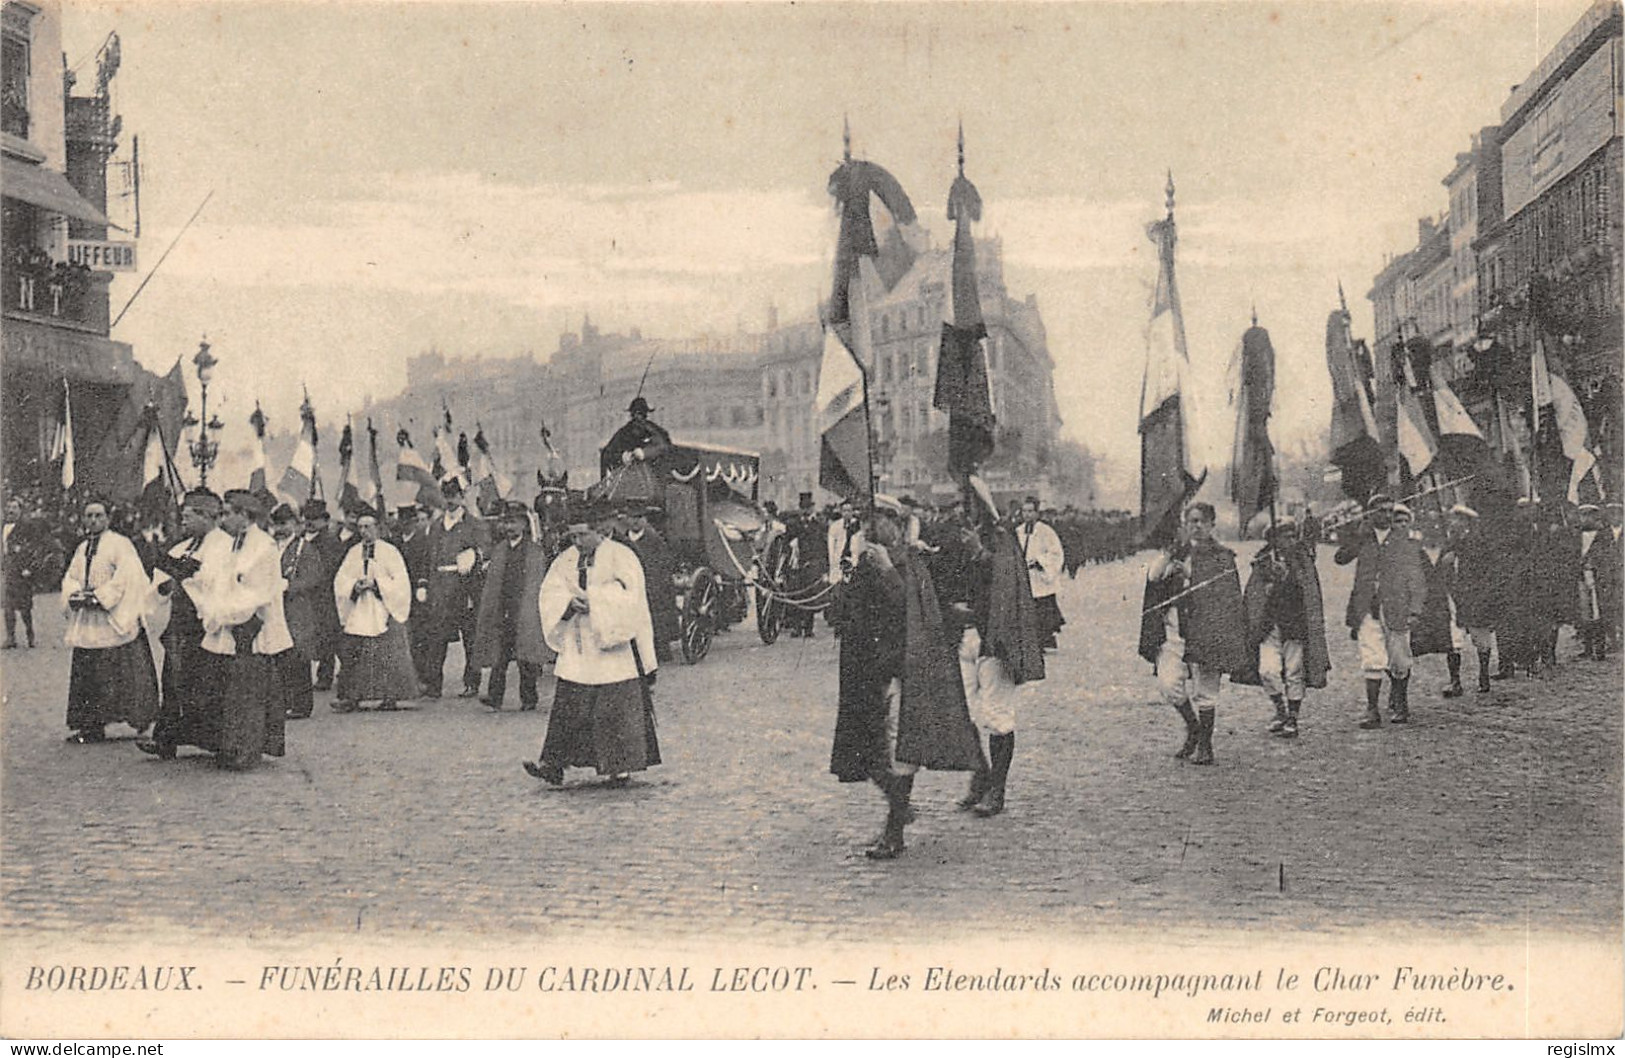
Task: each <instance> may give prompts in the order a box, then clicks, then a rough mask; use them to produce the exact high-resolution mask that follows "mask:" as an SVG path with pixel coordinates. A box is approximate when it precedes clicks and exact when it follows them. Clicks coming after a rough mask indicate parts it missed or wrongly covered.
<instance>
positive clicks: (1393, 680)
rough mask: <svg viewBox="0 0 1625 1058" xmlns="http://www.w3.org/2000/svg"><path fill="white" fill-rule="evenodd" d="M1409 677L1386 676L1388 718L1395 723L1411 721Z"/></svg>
mask: <svg viewBox="0 0 1625 1058" xmlns="http://www.w3.org/2000/svg"><path fill="white" fill-rule="evenodd" d="M1410 686H1411V678H1410V677H1409V676H1405V677H1403V678H1401V677H1399V676H1389V677H1388V719H1389V720H1390V721H1392V722H1393V723H1396V724H1408V723H1410V722H1411V696H1410Z"/></svg>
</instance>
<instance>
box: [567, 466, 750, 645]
mask: <svg viewBox="0 0 1625 1058" xmlns="http://www.w3.org/2000/svg"><path fill="white" fill-rule="evenodd" d="M760 472H761V460H760V457H758V456H757V455H756V453H754V452H742V451H738V450H736V449H732V448H724V447H721V446H719V445H709V444H693V443H688V442H683V441H673V442H672V444H671V445H670V447H667V448H664V449H663V450H662V451H660V452H659V454H657V455H655V456H654V457H653V458H652V459H650V460H648V461H643V460H635V461H632V462H627V463H624V464H622V465H620V466H613V467H610V468H609V469H606V470H605V471H604V474H603V477H602V479H601V480H600V481H598V482H597V483H596V484H595V485H593V486H592V487H591V488H590V489H588V490H587V491H588V494H589V495H590V496H592V497H594V498H597V499H604V500H610V501H613V502H616V503H642V504H644V505H646V506H648V507H650V508H654V509H658V510H659V511H660V512H662V514H663V517H656V518H655V523H656V525H657V526H658V527H659V529H660V531H661V532H662V533H663V534H664V535H665V538H666V543H667V545H668V546H669V547H670V548H671V552H672V559H673V566H674V569H673V574H672V575H673V580H674V582H675V584H674V586H675V587H676V590H677V615H678V631H679V642H680V645H681V649H682V652H683V660H684V661H686V662H688V663H689V664H690V665H692V664H694V663H695V662H697V661H699V660H700V659H701V658H703V657H705V655H706V653H707V652H708V651H709V650H710V649H711V640H712V638H713V637H714V636H715V635H716V633H717V632H718V631H720V630H722V629H725V628H729V627H732V626H733V625H735V624H738V623H739V622H740V621H742V620H744V618H745V616H746V614H747V613H748V612H749V608H750V595H749V589H750V586H751V584H752V583H753V581H754V578H753V577H752V569H753V563H754V562H755V559H756V555H755V538H756V534H757V533H758V532H760V531H761V529H762V528H763V522H762V518H761V515H760V514H758V513H757V510H756V491H757V482H758V478H759V476H760ZM779 612H780V611H779V609H778V608H777V606H772V607H770V611H769V612H768V621H767V622H766V623H764V622H763V620H762V619H761V616H762V615H760V614H759V615H758V622H757V623H758V626H759V630H760V631H761V634H762V640H763V641H764V642H767V643H771V642H772V641H773V639H775V638H777V635H778V628H777V623H776V620H777V619H776V616H774V615H776V614H778V613H779ZM769 626H771V636H770V635H769Z"/></svg>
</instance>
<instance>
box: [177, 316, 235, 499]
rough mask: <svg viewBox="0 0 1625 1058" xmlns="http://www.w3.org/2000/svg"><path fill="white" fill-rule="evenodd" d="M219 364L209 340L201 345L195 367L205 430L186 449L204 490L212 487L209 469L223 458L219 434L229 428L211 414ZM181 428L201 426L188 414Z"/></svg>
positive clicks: (194, 360)
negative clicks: (213, 381)
mask: <svg viewBox="0 0 1625 1058" xmlns="http://www.w3.org/2000/svg"><path fill="white" fill-rule="evenodd" d="M219 362H220V361H219V360H218V359H216V357H215V356H214V354H213V353H211V352H209V343H208V341H207V340H204V341H201V342H198V347H197V355H196V356H194V357H192V363H193V364H194V365H195V366H196V367H197V381H198V386H199V387H200V388H201V389H202V391H203V407H202V409H201V410H202V415H203V420H202V429H200V430H199V431H198V435H197V439H196V440H195V441H193V442H192V443H191V444H189V445H188V446H187V449H188V453H189V454H190V455H191V457H192V465H193V466H195V467H197V472H198V481H199V482H200V483H201V484H202V486H203V487H204V488H208V487H209V468H210V467H212V466H214V462H215V460H216V459H218V458H219V456H220V442H219V441H218V440H215V439H214V438H218V437H219V435H220V431H221V430H223V429H225V426H226V424H225V423H223V422H221V421H220V416H218V415H212V416H211V415H210V414H209V381H210V379H212V378H214V366H215V365H216V364H218V363H219ZM182 425H184V426H187V427H193V426H198V425H199V419H198V417H197V416H195V415H193V414H192V413H191V412H187V413H186V418H185V419H184V420H182Z"/></svg>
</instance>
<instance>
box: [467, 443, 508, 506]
mask: <svg viewBox="0 0 1625 1058" xmlns="http://www.w3.org/2000/svg"><path fill="white" fill-rule="evenodd" d="M474 448H475V450H476V451H477V452H478V453H479V454H478V455H476V456H475V457H474V466H473V469H472V470H471V471H470V474H471V475H472V476H473V478H474V483H475V484H476V485H478V486H479V487H480V495H481V498H482V499H483V500H485V504H484V505H485V506H486V507H487V509H489V508H491V507H494V506H495V504H496V501H497V500H504V499H507V498H508V494H509V493H510V492H512V491H513V481H512V479H510V478H509V477H508V476H507V475H506V474H504V473H502V471H500V470H498V469H497V464H496V460H495V459H493V458H492V456H491V443H490V442H489V441H487V440H486V439H485V427H484V426H482V425H480V424H479V423H475V424H474Z"/></svg>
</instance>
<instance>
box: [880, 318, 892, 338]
mask: <svg viewBox="0 0 1625 1058" xmlns="http://www.w3.org/2000/svg"><path fill="white" fill-rule="evenodd" d="M880 337H882V338H890V337H891V317H890V316H885V315H882V316H881V317H880Z"/></svg>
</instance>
